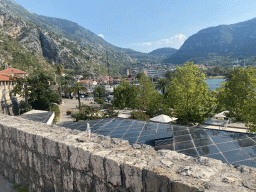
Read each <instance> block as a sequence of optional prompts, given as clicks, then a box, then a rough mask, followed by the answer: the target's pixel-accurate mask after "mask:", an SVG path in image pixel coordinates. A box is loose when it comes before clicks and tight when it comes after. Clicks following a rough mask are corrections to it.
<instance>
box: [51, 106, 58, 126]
mask: <svg viewBox="0 0 256 192" xmlns="http://www.w3.org/2000/svg"><path fill="white" fill-rule="evenodd" d="M50 111H52V112H55V117H54V119H53V124H56V123H57V120H58V118H59V116H60V108H59V106H58V105H56V104H53V105H52V106H51V109H50Z"/></svg>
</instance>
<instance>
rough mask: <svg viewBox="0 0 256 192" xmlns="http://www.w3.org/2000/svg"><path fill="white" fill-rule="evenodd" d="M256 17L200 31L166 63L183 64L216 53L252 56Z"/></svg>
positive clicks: (255, 43)
mask: <svg viewBox="0 0 256 192" xmlns="http://www.w3.org/2000/svg"><path fill="white" fill-rule="evenodd" d="M255 31H256V18H253V19H250V20H247V21H244V22H239V23H235V24H230V25H219V26H215V27H209V28H206V29H202V30H200V31H198V32H197V33H196V34H194V35H192V36H190V37H189V38H188V39H187V40H186V41H185V42H184V44H183V45H182V46H181V48H180V49H179V50H178V51H177V52H176V53H175V54H174V55H172V56H171V57H170V58H167V59H165V60H164V62H165V63H176V64H182V63H184V62H186V61H188V60H190V61H193V60H191V59H192V58H198V57H206V56H207V55H208V54H211V53H216V54H218V55H220V56H229V57H232V58H235V57H238V56H240V57H250V56H253V55H254V53H253V50H255V48H256V32H255Z"/></svg>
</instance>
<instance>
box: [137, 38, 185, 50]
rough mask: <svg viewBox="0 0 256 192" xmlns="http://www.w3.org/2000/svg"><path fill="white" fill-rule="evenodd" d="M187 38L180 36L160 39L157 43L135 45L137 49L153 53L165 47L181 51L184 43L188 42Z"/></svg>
mask: <svg viewBox="0 0 256 192" xmlns="http://www.w3.org/2000/svg"><path fill="white" fill-rule="evenodd" d="M186 39H187V37H186V36H185V35H183V34H178V35H175V36H172V37H170V38H166V39H160V40H157V41H151V42H143V43H136V44H133V46H135V47H136V48H137V49H138V48H139V49H144V50H145V51H152V50H154V49H158V48H163V47H172V48H176V49H179V48H180V47H181V46H182V45H183V43H184V42H185V41H186Z"/></svg>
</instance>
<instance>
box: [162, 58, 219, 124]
mask: <svg viewBox="0 0 256 192" xmlns="http://www.w3.org/2000/svg"><path fill="white" fill-rule="evenodd" d="M204 79H205V76H204V74H203V73H202V72H201V70H199V68H198V66H195V65H194V64H193V63H188V62H187V63H186V64H185V65H184V66H183V67H177V68H176V71H175V77H174V79H173V81H172V82H171V84H170V86H169V88H168V90H167V93H166V94H167V99H166V100H167V101H166V104H167V106H168V107H169V108H174V109H175V114H176V117H178V121H179V122H180V123H181V124H188V123H189V122H192V123H196V122H201V121H203V120H204V118H206V117H208V116H209V114H210V113H211V111H212V110H213V107H214V105H213V104H212V103H210V101H211V100H213V99H211V94H210V92H209V90H208V86H207V84H206V82H205V80H204Z"/></svg>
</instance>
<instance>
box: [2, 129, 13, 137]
mask: <svg viewBox="0 0 256 192" xmlns="http://www.w3.org/2000/svg"><path fill="white" fill-rule="evenodd" d="M11 135H12V133H11V128H10V127H7V126H4V127H3V136H4V138H6V139H11Z"/></svg>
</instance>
